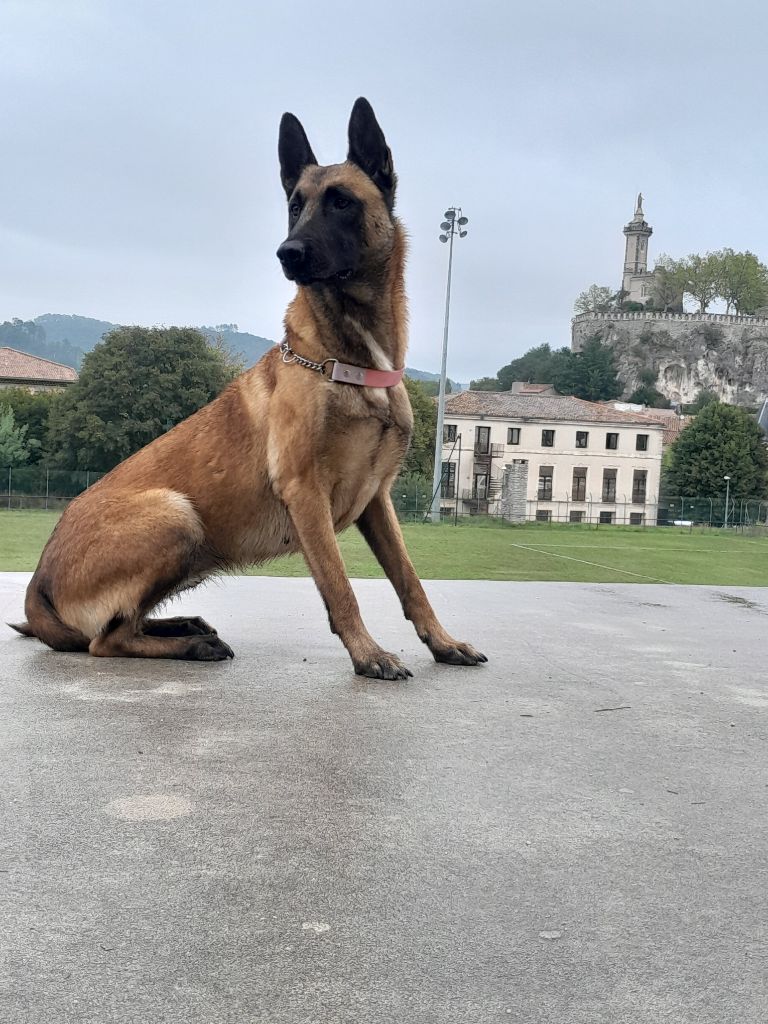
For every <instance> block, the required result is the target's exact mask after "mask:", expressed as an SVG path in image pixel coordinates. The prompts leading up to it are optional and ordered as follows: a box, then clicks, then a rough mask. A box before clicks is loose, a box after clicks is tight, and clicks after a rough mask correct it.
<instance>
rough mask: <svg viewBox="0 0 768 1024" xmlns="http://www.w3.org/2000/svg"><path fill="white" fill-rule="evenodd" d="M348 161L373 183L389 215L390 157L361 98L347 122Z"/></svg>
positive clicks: (392, 185)
mask: <svg viewBox="0 0 768 1024" xmlns="http://www.w3.org/2000/svg"><path fill="white" fill-rule="evenodd" d="M347 160H349V161H351V162H352V163H353V164H356V165H357V166H358V167H359V168H360V170H361V171H365V173H366V174H367V175H368V177H369V178H371V179H372V180H373V181H374V182H375V183H376V185H377V186H378V187H379V190H380V191H381V193H382V195H383V196H384V201H385V202H386V204H387V207H388V209H389V210H390V212H391V210H392V207H393V206H394V204H395V185H396V183H397V178H396V176H395V170H394V167H393V166H392V154H391V153H390V151H389V146H388V145H387V140H386V139H385V138H384V132H383V131H382V130H381V128H380V127H379V122H378V121H377V120H376V115H375V114H374V112H373V109H372V107H371V104H370V103H369V102H368V100H366V99H363V98H362V97H360V99H359V100H356V101H355V105H354V107H352V116H351V117H350V119H349V152H348V153H347Z"/></svg>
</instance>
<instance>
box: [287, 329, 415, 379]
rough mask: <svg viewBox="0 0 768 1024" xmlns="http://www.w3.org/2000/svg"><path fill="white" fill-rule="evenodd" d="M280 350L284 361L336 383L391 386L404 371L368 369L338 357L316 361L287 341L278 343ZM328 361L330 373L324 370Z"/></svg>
mask: <svg viewBox="0 0 768 1024" xmlns="http://www.w3.org/2000/svg"><path fill="white" fill-rule="evenodd" d="M280 351H281V352H282V354H283V362H284V363H298V364H299V366H304V367H306V368H307V369H308V370H315V371H316V372H317V373H322V374H323V376H325V377H328V378H329V380H332V381H336V383H338V384H357V385H359V386H360V387H364V388H393V387H395V385H396V384H399V383H400V381H401V380H402V379H403V374H404V373H405V367H403V368H402V370H369V369H366V368H365V367H364V366H354V365H353V364H352V363H340V362H339V360H338V359H326V360H324V361H323V362H322V363H316V362H314V361H313V360H312V359H305V357H304V356H300V355H299V354H298V353H297V352H294V351H293V349H292V348H291V346H290V345H289V344H288V342H287V341H282V342H281V343H280ZM328 363H333V369H332V370H331V372H330V373H328V371H327V370H326V366H327V365H328Z"/></svg>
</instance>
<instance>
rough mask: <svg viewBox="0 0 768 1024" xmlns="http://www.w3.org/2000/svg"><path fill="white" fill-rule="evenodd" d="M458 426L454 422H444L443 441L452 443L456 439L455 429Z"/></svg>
mask: <svg viewBox="0 0 768 1024" xmlns="http://www.w3.org/2000/svg"><path fill="white" fill-rule="evenodd" d="M457 430H458V427H457V426H456V424H455V423H446V425H445V426H444V427H443V441H447V442H448V443H449V444H452V443H453V442H454V441H455V440H456V431H457Z"/></svg>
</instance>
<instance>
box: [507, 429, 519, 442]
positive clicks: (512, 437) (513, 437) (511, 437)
mask: <svg viewBox="0 0 768 1024" xmlns="http://www.w3.org/2000/svg"><path fill="white" fill-rule="evenodd" d="M507 444H520V427H507Z"/></svg>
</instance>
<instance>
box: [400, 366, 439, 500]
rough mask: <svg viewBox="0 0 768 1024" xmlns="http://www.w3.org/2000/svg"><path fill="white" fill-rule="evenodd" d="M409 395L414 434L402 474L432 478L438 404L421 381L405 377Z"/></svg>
mask: <svg viewBox="0 0 768 1024" xmlns="http://www.w3.org/2000/svg"><path fill="white" fill-rule="evenodd" d="M403 379H404V380H405V386H406V389H407V390H408V397H409V398H410V400H411V409H413V434H412V436H411V443H410V446H409V448H408V451H407V452H406V455H405V459H404V460H403V466H402V470H401V474H402V475H403V476H407V475H413V476H419V477H425V478H429V479H430V480H431V479H432V468H433V466H434V464H435V432H436V430H437V405H436V403H435V402H434V401H433V400H432V399H431V398H430V397H429V396H428V395H427V394H426V392H425V391H424V388H423V387H422V384H421V381H418V380H412V379H411V378H410V377H404V378H403Z"/></svg>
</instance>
